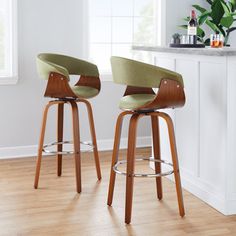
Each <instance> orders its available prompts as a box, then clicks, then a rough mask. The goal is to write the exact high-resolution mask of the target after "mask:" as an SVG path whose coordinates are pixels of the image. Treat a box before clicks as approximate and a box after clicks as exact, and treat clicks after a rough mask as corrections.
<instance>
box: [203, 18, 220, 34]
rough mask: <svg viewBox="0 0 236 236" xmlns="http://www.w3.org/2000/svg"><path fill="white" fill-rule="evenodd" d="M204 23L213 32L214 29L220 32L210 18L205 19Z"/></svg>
mask: <svg viewBox="0 0 236 236" xmlns="http://www.w3.org/2000/svg"><path fill="white" fill-rule="evenodd" d="M206 24H207V25H208V26H209V27H210V28H211V29H212V30H213V31H214V32H216V31H219V32H220V29H219V28H218V27H217V25H216V24H214V23H213V22H212V21H210V20H208V19H207V20H206Z"/></svg>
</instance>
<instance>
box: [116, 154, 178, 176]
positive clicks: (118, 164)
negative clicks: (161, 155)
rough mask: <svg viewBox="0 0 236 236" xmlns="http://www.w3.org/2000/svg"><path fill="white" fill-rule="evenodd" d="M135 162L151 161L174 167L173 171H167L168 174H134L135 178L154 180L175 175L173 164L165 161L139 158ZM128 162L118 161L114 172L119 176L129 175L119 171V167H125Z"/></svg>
mask: <svg viewBox="0 0 236 236" xmlns="http://www.w3.org/2000/svg"><path fill="white" fill-rule="evenodd" d="M135 161H151V162H158V163H161V164H165V165H168V166H171V167H172V170H170V171H166V172H162V173H158V174H133V177H139V178H152V177H163V176H167V175H171V174H173V173H174V170H173V164H172V163H169V162H167V161H165V160H157V159H153V158H138V159H135ZM126 163H127V161H126V160H122V161H118V162H117V163H116V164H115V165H114V166H113V170H114V171H115V172H116V173H117V174H119V175H125V176H126V175H127V173H126V172H122V171H120V170H119V169H118V167H119V166H120V165H123V164H126Z"/></svg>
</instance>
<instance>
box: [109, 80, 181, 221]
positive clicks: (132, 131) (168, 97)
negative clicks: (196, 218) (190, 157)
mask: <svg viewBox="0 0 236 236" xmlns="http://www.w3.org/2000/svg"><path fill="white" fill-rule="evenodd" d="M131 94H153V91H152V89H146V88H138V87H129V86H128V87H127V89H126V92H125V94H124V96H126V95H131ZM184 104H185V94H184V89H183V87H182V86H181V85H180V84H179V83H178V82H176V81H174V80H171V79H168V78H165V79H162V81H161V84H160V88H159V90H158V93H157V95H156V97H155V99H154V100H153V101H152V102H150V103H149V104H147V105H145V106H143V107H140V108H138V109H137V110H136V111H126V112H127V113H126V112H123V113H121V114H120V115H119V117H118V119H117V124H116V133H115V140H114V149H113V156H112V165H111V174H110V185H109V192H108V201H107V204H108V205H111V204H112V199H113V192H114V184H115V176H116V174H115V172H114V171H113V166H114V165H115V164H116V163H117V160H118V152H119V143H120V134H121V126H122V121H123V117H124V116H125V115H126V114H132V117H131V119H130V125H129V136H128V150H127V167H126V173H127V174H126V204H125V223H127V224H129V223H130V222H131V212H132V198H133V178H134V176H133V174H134V162H135V146H136V132H137V123H138V120H139V119H140V118H141V117H143V116H150V117H151V121H152V136H153V151H154V158H155V159H160V137H159V123H158V117H162V118H163V119H164V120H165V121H166V123H167V126H168V133H169V140H170V148H171V155H172V162H173V169H174V177H175V184H176V192H177V198H178V206H179V214H180V216H182V217H183V216H184V215H185V210H184V203H183V195H182V188H181V180H180V173H179V165H178V156H177V149H176V142H175V134H174V127H173V122H172V120H171V118H170V117H169V116H168V115H167V114H165V113H163V112H158V111H155V110H157V109H160V108H175V107H181V106H183V105H184ZM142 110H145V111H146V112H142ZM152 111H153V112H152ZM154 111H155V112H154ZM155 172H156V173H160V172H161V164H160V163H155ZM161 181H162V180H161V178H160V177H157V178H156V186H157V197H158V199H162V182H161Z"/></svg>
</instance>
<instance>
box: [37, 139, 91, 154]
mask: <svg viewBox="0 0 236 236" xmlns="http://www.w3.org/2000/svg"><path fill="white" fill-rule="evenodd" d="M60 144H61V145H63V144H73V142H72V141H63V142H53V143H49V144H45V145H44V146H43V150H42V151H43V152H45V153H48V154H55V155H56V154H61V155H69V154H74V151H61V152H58V151H52V150H48V149H47V148H49V147H53V146H57V145H60ZM80 144H82V145H86V146H88V147H89V149H88V150H84V151H83V150H81V152H92V151H93V148H94V146H93V144H91V143H88V142H83V141H81V142H80Z"/></svg>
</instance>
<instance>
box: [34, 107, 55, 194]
mask: <svg viewBox="0 0 236 236" xmlns="http://www.w3.org/2000/svg"><path fill="white" fill-rule="evenodd" d="M51 105H52V104H50V103H48V104H47V106H46V107H45V109H44V113H43V120H42V126H41V133H40V138H39V146H38V157H37V162H36V171H35V179H34V188H35V189H37V188H38V183H39V175H40V168H41V160H42V152H43V142H44V136H45V130H46V124H47V115H48V109H49V107H50V106H51Z"/></svg>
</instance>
